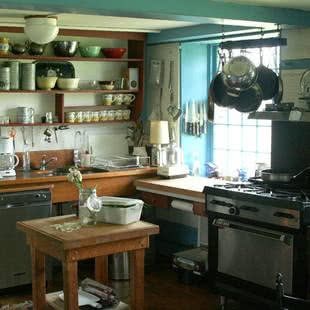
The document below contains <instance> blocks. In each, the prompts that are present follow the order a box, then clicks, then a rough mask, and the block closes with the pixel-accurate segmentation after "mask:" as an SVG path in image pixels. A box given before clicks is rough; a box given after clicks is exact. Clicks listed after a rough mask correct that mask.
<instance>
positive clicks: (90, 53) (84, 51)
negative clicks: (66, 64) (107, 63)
mask: <svg viewBox="0 0 310 310" xmlns="http://www.w3.org/2000/svg"><path fill="white" fill-rule="evenodd" d="M79 49H80V54H81V56H82V57H98V56H99V54H100V49H101V47H100V46H80V47H79Z"/></svg>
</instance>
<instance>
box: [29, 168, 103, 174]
mask: <svg viewBox="0 0 310 310" xmlns="http://www.w3.org/2000/svg"><path fill="white" fill-rule="evenodd" d="M79 170H80V172H81V173H82V174H90V173H96V172H103V170H102V169H98V168H93V167H87V168H86V167H85V168H79ZM31 172H32V173H33V174H37V175H38V176H39V175H40V176H62V175H67V174H68V173H69V168H68V167H60V168H56V169H53V170H32V171H31Z"/></svg>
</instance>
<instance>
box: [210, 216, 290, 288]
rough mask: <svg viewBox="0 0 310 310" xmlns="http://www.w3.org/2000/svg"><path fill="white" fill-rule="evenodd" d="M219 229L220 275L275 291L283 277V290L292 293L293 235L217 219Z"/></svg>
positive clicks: (215, 222)
mask: <svg viewBox="0 0 310 310" xmlns="http://www.w3.org/2000/svg"><path fill="white" fill-rule="evenodd" d="M213 225H215V226H216V227H217V229H218V272H220V273H223V274H226V275H230V276H233V277H236V278H239V279H243V280H246V281H250V282H253V283H255V284H258V285H262V286H264V287H268V288H272V289H274V288H275V279H276V274H277V273H278V272H281V273H282V274H283V276H284V280H285V281H284V291H285V292H287V293H292V277H293V241H294V239H293V235H290V234H286V233H282V232H280V231H274V230H270V229H265V228H262V227H259V226H253V225H248V224H243V223H240V222H233V221H228V220H225V219H221V218H217V219H214V221H213Z"/></svg>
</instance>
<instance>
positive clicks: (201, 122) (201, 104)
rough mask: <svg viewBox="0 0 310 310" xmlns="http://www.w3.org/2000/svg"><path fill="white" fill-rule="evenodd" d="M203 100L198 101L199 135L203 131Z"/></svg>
mask: <svg viewBox="0 0 310 310" xmlns="http://www.w3.org/2000/svg"><path fill="white" fill-rule="evenodd" d="M203 106H204V104H203V102H200V104H199V135H202V134H203V133H204V126H205V124H204V117H203V114H204V113H203V112H204V111H203Z"/></svg>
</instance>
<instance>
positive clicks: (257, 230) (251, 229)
mask: <svg viewBox="0 0 310 310" xmlns="http://www.w3.org/2000/svg"><path fill="white" fill-rule="evenodd" d="M212 225H213V226H216V227H218V228H219V229H225V228H233V229H237V230H240V231H244V232H248V233H252V234H255V235H258V236H261V237H264V238H268V239H272V240H276V241H281V242H283V243H285V244H287V245H291V243H292V239H293V237H292V236H290V235H288V234H283V233H281V232H278V231H274V230H272V231H271V230H269V229H264V228H262V227H256V226H253V225H246V224H242V223H237V222H232V221H227V220H224V219H214V220H213V223H212Z"/></svg>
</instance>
